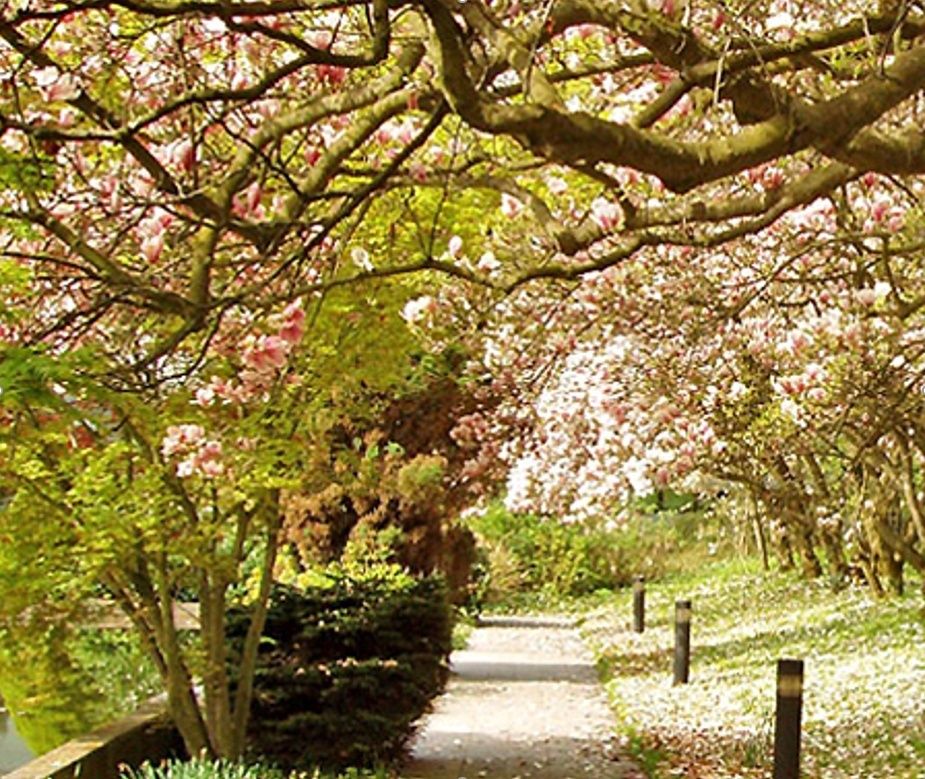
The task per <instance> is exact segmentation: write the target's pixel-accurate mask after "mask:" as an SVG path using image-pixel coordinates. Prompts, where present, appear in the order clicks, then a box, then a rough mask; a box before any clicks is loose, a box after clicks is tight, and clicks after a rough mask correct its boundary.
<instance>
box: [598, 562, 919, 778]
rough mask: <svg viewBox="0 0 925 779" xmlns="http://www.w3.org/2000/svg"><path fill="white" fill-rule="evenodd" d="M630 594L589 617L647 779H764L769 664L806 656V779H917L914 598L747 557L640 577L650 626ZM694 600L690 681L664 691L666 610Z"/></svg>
mask: <svg viewBox="0 0 925 779" xmlns="http://www.w3.org/2000/svg"><path fill="white" fill-rule="evenodd" d="M631 598H632V596H631V594H630V593H629V592H628V591H622V592H619V593H616V594H615V595H614V597H613V600H612V601H611V602H610V603H608V604H607V607H606V609H603V610H599V611H597V612H595V614H594V615H593V616H592V617H591V618H590V619H589V620H588V621H587V622H586V623H585V626H584V630H585V633H586V635H587V637H588V638H589V639H590V641H591V642H592V643H593V644H594V646H595V647H596V650H595V651H596V654H597V656H598V658H599V664H600V667H601V669H602V673H603V675H604V678H605V679H606V680H607V689H608V692H609V694H610V697H611V700H612V702H613V705H614V708H615V711H616V713H617V716H618V718H619V721H620V727H621V728H622V729H623V731H624V735H625V736H626V737H627V739H628V741H629V743H630V744H631V746H632V747H633V749H634V751H635V752H636V754H637V755H638V757H639V758H640V763H641V764H644V765H646V766H647V767H648V770H649V775H650V776H651V777H662V778H664V779H667V777H672V776H684V777H689V778H691V779H700V778H702V779H707V778H708V777H709V778H710V779H732V778H733V777H749V779H752V778H754V779H759V778H764V777H769V776H770V775H771V755H772V752H771V749H772V738H773V736H772V733H773V714H774V700H775V663H776V660H777V659H778V658H781V657H796V658H803V659H805V662H806V677H805V692H804V709H803V721H804V726H803V764H802V765H803V773H802V776H804V777H806V779H871V778H872V777H897V779H900V778H901V779H919V777H921V776H922V766H923V765H925V739H923V737H922V733H923V726H925V712H923V709H922V690H923V689H925V658H923V655H922V651H921V648H922V644H923V640H925V615H923V613H922V612H921V610H920V609H921V604H920V602H919V601H918V599H917V598H916V597H914V596H906V597H897V598H892V599H888V600H878V599H876V598H874V597H872V596H871V594H870V593H869V592H867V591H866V590H864V589H861V588H858V587H845V588H843V589H840V590H838V591H834V590H833V589H831V588H830V587H829V586H828V585H827V583H826V582H824V581H821V580H816V581H806V580H802V579H799V578H797V577H796V576H795V575H793V574H790V573H781V572H774V573H770V574H764V573H762V572H761V571H760V569H759V564H758V563H757V562H756V561H753V560H725V561H717V562H715V563H714V564H713V565H710V566H706V567H704V568H703V569H701V570H698V571H696V572H688V573H684V574H679V575H674V576H671V577H668V578H666V579H665V580H663V581H660V582H655V583H650V584H649V586H648V592H647V612H648V619H647V627H646V631H645V632H644V633H643V634H641V635H638V634H635V633H633V632H631V623H630V619H631V617H630V614H631V605H630V604H631ZM681 598H690V599H691V600H693V610H694V615H693V623H692V647H693V648H692V661H691V681H690V684H688V685H681V686H678V687H673V686H672V674H671V660H672V646H673V644H672V642H673V626H672V623H671V621H670V620H671V619H672V615H673V608H674V607H673V604H674V601H675V600H676V599H681Z"/></svg>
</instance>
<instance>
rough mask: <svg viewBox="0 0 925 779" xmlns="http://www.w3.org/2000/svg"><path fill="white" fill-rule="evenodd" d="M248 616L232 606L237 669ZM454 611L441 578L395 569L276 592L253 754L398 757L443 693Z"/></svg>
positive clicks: (296, 762) (301, 758) (295, 758)
mask: <svg viewBox="0 0 925 779" xmlns="http://www.w3.org/2000/svg"><path fill="white" fill-rule="evenodd" d="M245 630H246V622H245V620H244V619H243V618H242V615H241V614H237V613H232V615H231V617H230V619H229V636H230V638H231V642H230V643H231V645H232V647H233V649H232V654H231V657H230V668H231V671H232V674H233V673H234V669H235V667H236V666H237V664H238V653H239V652H240V648H241V646H242V644H243V638H244V631H245ZM451 638H452V611H451V608H450V606H449V604H448V600H447V592H446V587H445V585H444V584H443V581H442V580H441V579H438V578H433V577H431V578H423V579H419V578H415V577H412V576H410V575H408V574H407V573H404V572H401V571H398V570H396V569H395V568H394V567H390V566H377V567H375V568H373V569H372V570H370V571H367V572H365V573H362V574H356V573H355V572H354V573H353V574H352V575H348V574H346V573H343V572H341V573H340V574H332V575H329V576H328V578H327V581H325V582H324V583H323V584H321V585H319V586H313V587H309V588H306V589H296V588H293V587H288V586H278V587H277V588H276V590H275V591H274V593H273V596H272V601H271V607H270V612H269V615H268V619H267V625H266V629H265V631H264V639H263V643H262V645H261V650H260V655H259V661H258V669H257V674H256V677H255V688H254V702H253V708H252V714H251V724H250V729H249V733H248V741H249V744H250V750H251V752H253V753H254V754H255V755H259V756H260V757H262V758H264V759H267V760H269V761H270V762H272V763H274V764H277V765H280V766H282V767H284V768H287V769H292V768H299V769H302V768H311V767H315V766H321V767H324V768H340V767H344V766H371V765H375V764H378V763H382V762H386V761H389V760H392V759H394V758H396V757H397V756H398V755H399V754H400V753H401V751H402V748H403V747H404V745H405V744H406V742H407V740H408V738H409V737H410V736H411V735H412V733H413V729H414V722H415V720H417V719H418V718H419V717H420V716H421V714H423V713H424V712H425V711H426V710H427V708H428V705H429V703H430V701H431V700H432V699H433V698H434V697H435V696H436V695H437V694H438V693H439V692H440V691H441V690H442V688H443V685H444V683H445V681H446V677H447V672H448V671H447V669H448V666H447V659H448V656H449V652H450V649H451Z"/></svg>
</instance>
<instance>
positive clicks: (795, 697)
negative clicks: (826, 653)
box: [774, 660, 803, 779]
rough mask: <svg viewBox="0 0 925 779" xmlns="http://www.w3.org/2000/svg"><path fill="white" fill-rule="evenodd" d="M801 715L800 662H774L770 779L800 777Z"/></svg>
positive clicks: (801, 662)
mask: <svg viewBox="0 0 925 779" xmlns="http://www.w3.org/2000/svg"><path fill="white" fill-rule="evenodd" d="M802 714H803V661H802V660H778V661H777V714H776V716H775V719H774V779H799V777H800V719H801V717H802Z"/></svg>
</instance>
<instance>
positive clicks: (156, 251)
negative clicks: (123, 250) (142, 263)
mask: <svg viewBox="0 0 925 779" xmlns="http://www.w3.org/2000/svg"><path fill="white" fill-rule="evenodd" d="M163 251H164V236H163V234H158V235H149V236H148V237H147V238H145V239H144V240H143V241H142V242H141V254H142V256H143V257H144V258H145V259H146V260H147V261H148V262H150V263H152V264H153V263H155V262H157V261H158V260H159V259H160V258H161V253H162V252H163Z"/></svg>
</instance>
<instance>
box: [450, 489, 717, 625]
mask: <svg viewBox="0 0 925 779" xmlns="http://www.w3.org/2000/svg"><path fill="white" fill-rule="evenodd" d="M468 526H469V528H470V529H471V530H472V531H473V532H474V533H475V535H476V538H477V540H478V543H479V555H480V557H479V562H478V565H477V569H476V575H475V582H476V584H475V587H474V588H473V589H474V591H473V600H474V601H475V603H474V604H473V605H474V606H475V607H476V608H481V607H483V606H489V607H491V606H499V605H500V606H502V607H505V608H512V607H513V608H519V607H531V606H536V607H546V608H548V607H550V606H561V605H563V604H562V601H563V599H565V600H568V599H574V598H581V597H582V596H586V595H588V594H590V593H594V592H596V591H598V590H611V589H614V588H617V587H623V586H626V585H628V584H630V583H631V582H632V581H633V578H634V577H636V576H640V575H641V576H645V577H646V578H647V579H654V578H658V577H660V576H663V575H664V574H666V573H668V572H670V571H674V570H679V569H683V568H685V567H688V566H689V564H690V562H691V559H692V558H697V557H705V558H708V557H710V556H711V550H714V549H715V548H716V547H717V544H716V543H715V542H716V541H717V540H721V539H720V535H721V534H720V530H721V528H720V527H719V526H718V521H717V519H716V518H715V517H714V516H713V515H712V514H709V513H705V512H704V511H702V510H700V509H697V510H681V509H678V508H676V507H674V506H668V507H664V508H663V507H659V506H648V505H646V504H640V506H639V507H638V508H636V510H635V512H634V516H632V517H630V518H624V519H621V521H620V522H619V523H618V524H616V523H613V522H610V521H608V520H605V519H600V520H589V521H585V522H580V523H571V524H564V523H562V522H560V521H558V520H556V519H547V518H544V517H539V516H536V515H532V514H514V513H512V512H510V511H508V510H507V509H506V508H505V506H504V504H503V503H501V502H496V503H493V504H492V505H491V506H489V508H488V509H487V510H486V511H485V512H484V513H482V514H480V515H477V516H474V517H471V518H470V519H469V520H468Z"/></svg>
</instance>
